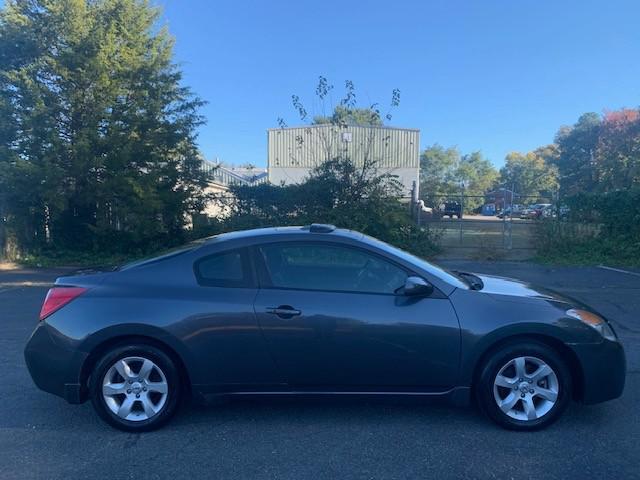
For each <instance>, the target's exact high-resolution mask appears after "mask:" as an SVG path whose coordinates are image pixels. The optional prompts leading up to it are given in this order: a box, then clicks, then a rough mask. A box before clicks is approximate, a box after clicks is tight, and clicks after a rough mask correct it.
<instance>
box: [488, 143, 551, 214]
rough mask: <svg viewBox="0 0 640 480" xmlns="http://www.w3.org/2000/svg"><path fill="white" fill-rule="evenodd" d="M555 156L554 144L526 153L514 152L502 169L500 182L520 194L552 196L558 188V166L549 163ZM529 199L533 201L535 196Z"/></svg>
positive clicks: (509, 155) (526, 195)
mask: <svg viewBox="0 0 640 480" xmlns="http://www.w3.org/2000/svg"><path fill="white" fill-rule="evenodd" d="M555 157H556V147H555V146H554V145H549V146H547V147H541V148H539V149H537V150H535V151H533V152H528V153H524V154H523V153H519V152H512V153H510V154H508V155H507V158H506V162H505V165H504V167H502V168H501V169H500V184H501V185H503V186H504V187H505V188H508V189H509V190H513V191H514V192H515V193H516V194H517V195H520V196H525V197H540V196H542V197H546V198H550V197H551V196H552V195H555V193H556V191H557V188H558V171H557V168H556V167H555V166H554V165H551V164H550V163H549V159H552V158H555ZM527 201H528V202H529V203H533V198H532V199H531V200H530V201H529V200H527Z"/></svg>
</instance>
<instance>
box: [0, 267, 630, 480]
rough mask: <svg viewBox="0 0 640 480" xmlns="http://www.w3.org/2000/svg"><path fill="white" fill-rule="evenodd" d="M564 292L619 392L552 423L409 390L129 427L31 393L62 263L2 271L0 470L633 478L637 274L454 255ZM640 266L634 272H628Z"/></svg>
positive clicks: (193, 411) (221, 408)
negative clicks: (608, 360)
mask: <svg viewBox="0 0 640 480" xmlns="http://www.w3.org/2000/svg"><path fill="white" fill-rule="evenodd" d="M447 266H454V267H456V268H460V269H464V270H468V271H475V272H480V273H490V274H500V275H504V276H512V277H516V278H521V279H525V280H529V281H533V282H535V283H538V284H544V285H546V286H548V287H551V288H554V289H556V290H559V291H561V292H563V293H566V294H569V295H571V296H573V297H576V298H578V299H580V300H583V301H585V302H586V303H588V304H591V305H593V306H594V307H595V308H597V309H598V310H599V311H601V312H602V313H603V314H605V315H607V316H608V317H609V318H611V319H612V320H613V322H614V326H615V328H616V330H617V332H618V333H619V335H620V337H621V339H622V342H623V343H624V346H625V349H626V352H627V361H628V373H627V384H626V389H625V392H624V395H623V396H622V397H621V398H620V399H617V400H614V401H611V402H608V403H604V404H600V405H593V406H582V405H578V404H572V405H571V406H570V408H569V410H568V411H567V413H566V414H565V416H564V417H563V418H561V419H560V420H559V421H558V422H557V423H556V424H554V425H553V426H551V427H550V428H548V429H546V430H544V431H540V432H534V433H516V432H509V431H505V430H502V429H500V428H499V427H497V426H495V425H494V424H492V423H491V422H490V421H488V420H486V419H485V418H483V417H482V416H481V415H480V414H479V413H478V412H477V411H476V410H475V409H473V408H469V409H463V408H454V407H451V406H447V405H441V404H433V403H428V404H426V403H425V402H424V401H417V400H411V401H409V400H389V399H385V400H363V399H342V398H341V399H326V398H323V399H305V400H301V399H296V400H287V399H266V400H265V399H262V400H261V399H252V400H234V401H229V402H226V403H223V404H220V405H215V406H209V407H199V406H190V407H186V408H184V409H183V410H182V411H181V412H179V414H178V415H177V416H176V417H175V418H174V420H173V421H172V422H171V423H170V424H168V425H167V426H166V427H164V428H163V429H161V430H159V431H156V432H151V433H146V434H128V433H123V432H120V431H117V430H114V429H112V428H110V427H108V426H106V425H105V424H103V423H102V422H101V421H100V420H99V419H98V417H97V416H96V415H95V414H94V412H93V410H92V408H91V405H90V404H89V403H86V404H84V405H68V404H67V403H65V402H64V400H62V399H60V398H57V397H54V396H52V395H49V394H47V393H44V392H41V391H39V390H38V389H37V388H36V387H35V386H34V385H33V383H32V381H31V378H30V377H29V374H28V372H27V369H26V366H25V363H24V358H23V355H22V350H23V348H24V345H25V342H26V341H27V338H28V336H29V334H30V333H31V331H32V329H33V328H34V326H35V324H36V322H37V315H38V311H39V309H40V306H41V303H42V300H43V298H44V296H45V294H46V291H47V286H48V284H49V283H50V282H51V281H52V280H53V278H55V276H57V275H59V274H60V273H64V271H54V270H17V271H16V270H13V271H0V368H1V369H2V372H4V374H3V375H2V376H1V378H2V380H1V381H0V479H22V478H38V479H40V478H42V479H58V478H65V479H74V478H83V479H84V478H108V479H119V478H135V479H146V478H172V479H180V478H194V479H195V478H211V479H226V478H247V479H262V478H269V479H306V478H313V479H314V480H320V479H335V478H358V479H392V478H393V479H409V478H416V479H428V478H434V479H445V478H499V479H502V478H509V479H511V478H513V479H518V480H523V479H528V478H535V479H538V480H540V479H555V478H557V479H570V478H598V477H601V478H611V479H627V478H640V433H639V431H640V375H639V372H640V313H639V312H640V276H639V275H632V274H628V273H624V272H618V271H614V270H607V269H602V268H597V267H573V268H569V267H563V268H550V267H546V266H539V265H532V264H527V263H506V262H501V263H500V262H494V263H478V262H470V261H460V262H453V261H448V262H447ZM636 273H637V272H636Z"/></svg>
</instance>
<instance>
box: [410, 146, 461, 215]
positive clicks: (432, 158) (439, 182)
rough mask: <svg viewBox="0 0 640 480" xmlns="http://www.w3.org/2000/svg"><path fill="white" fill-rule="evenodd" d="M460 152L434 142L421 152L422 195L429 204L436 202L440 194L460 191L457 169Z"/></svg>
mask: <svg viewBox="0 0 640 480" xmlns="http://www.w3.org/2000/svg"><path fill="white" fill-rule="evenodd" d="M460 159H461V156H460V152H459V151H458V149H457V148H455V147H450V148H444V147H443V146H441V145H438V144H434V145H432V146H430V147H427V148H426V149H425V150H424V151H423V152H422V153H421V154H420V195H421V196H422V198H423V200H425V202H426V203H427V204H434V202H435V201H436V200H435V199H436V198H438V197H439V196H440V195H452V194H458V193H460V184H459V182H457V178H456V170H457V168H458V165H459V164H460Z"/></svg>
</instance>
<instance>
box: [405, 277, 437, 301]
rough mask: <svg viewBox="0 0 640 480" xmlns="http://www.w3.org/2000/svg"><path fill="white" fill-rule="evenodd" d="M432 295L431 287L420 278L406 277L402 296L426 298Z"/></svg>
mask: <svg viewBox="0 0 640 480" xmlns="http://www.w3.org/2000/svg"><path fill="white" fill-rule="evenodd" d="M432 293H433V285H431V284H430V283H429V282H427V281H426V280H425V279H424V278H421V277H407V279H406V280H405V281H404V291H403V294H404V295H406V296H409V297H415V296H418V295H419V296H423V297H428V296H429V295H431V294H432Z"/></svg>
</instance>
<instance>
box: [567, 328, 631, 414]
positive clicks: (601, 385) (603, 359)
mask: <svg viewBox="0 0 640 480" xmlns="http://www.w3.org/2000/svg"><path fill="white" fill-rule="evenodd" d="M569 347H570V348H571V349H572V350H573V352H574V353H575V354H576V356H577V357H578V360H579V362H580V365H581V367H582V377H583V378H582V380H583V381H582V392H581V398H580V400H581V401H582V402H583V403H585V404H594V403H600V402H605V401H607V400H613V399H614V398H618V397H619V396H621V395H622V392H623V390H624V383H625V378H626V371H627V367H626V365H627V361H626V357H625V354H624V348H623V347H622V344H621V343H620V342H618V341H612V340H606V339H605V340H603V341H602V342H601V343H588V344H569Z"/></svg>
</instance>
